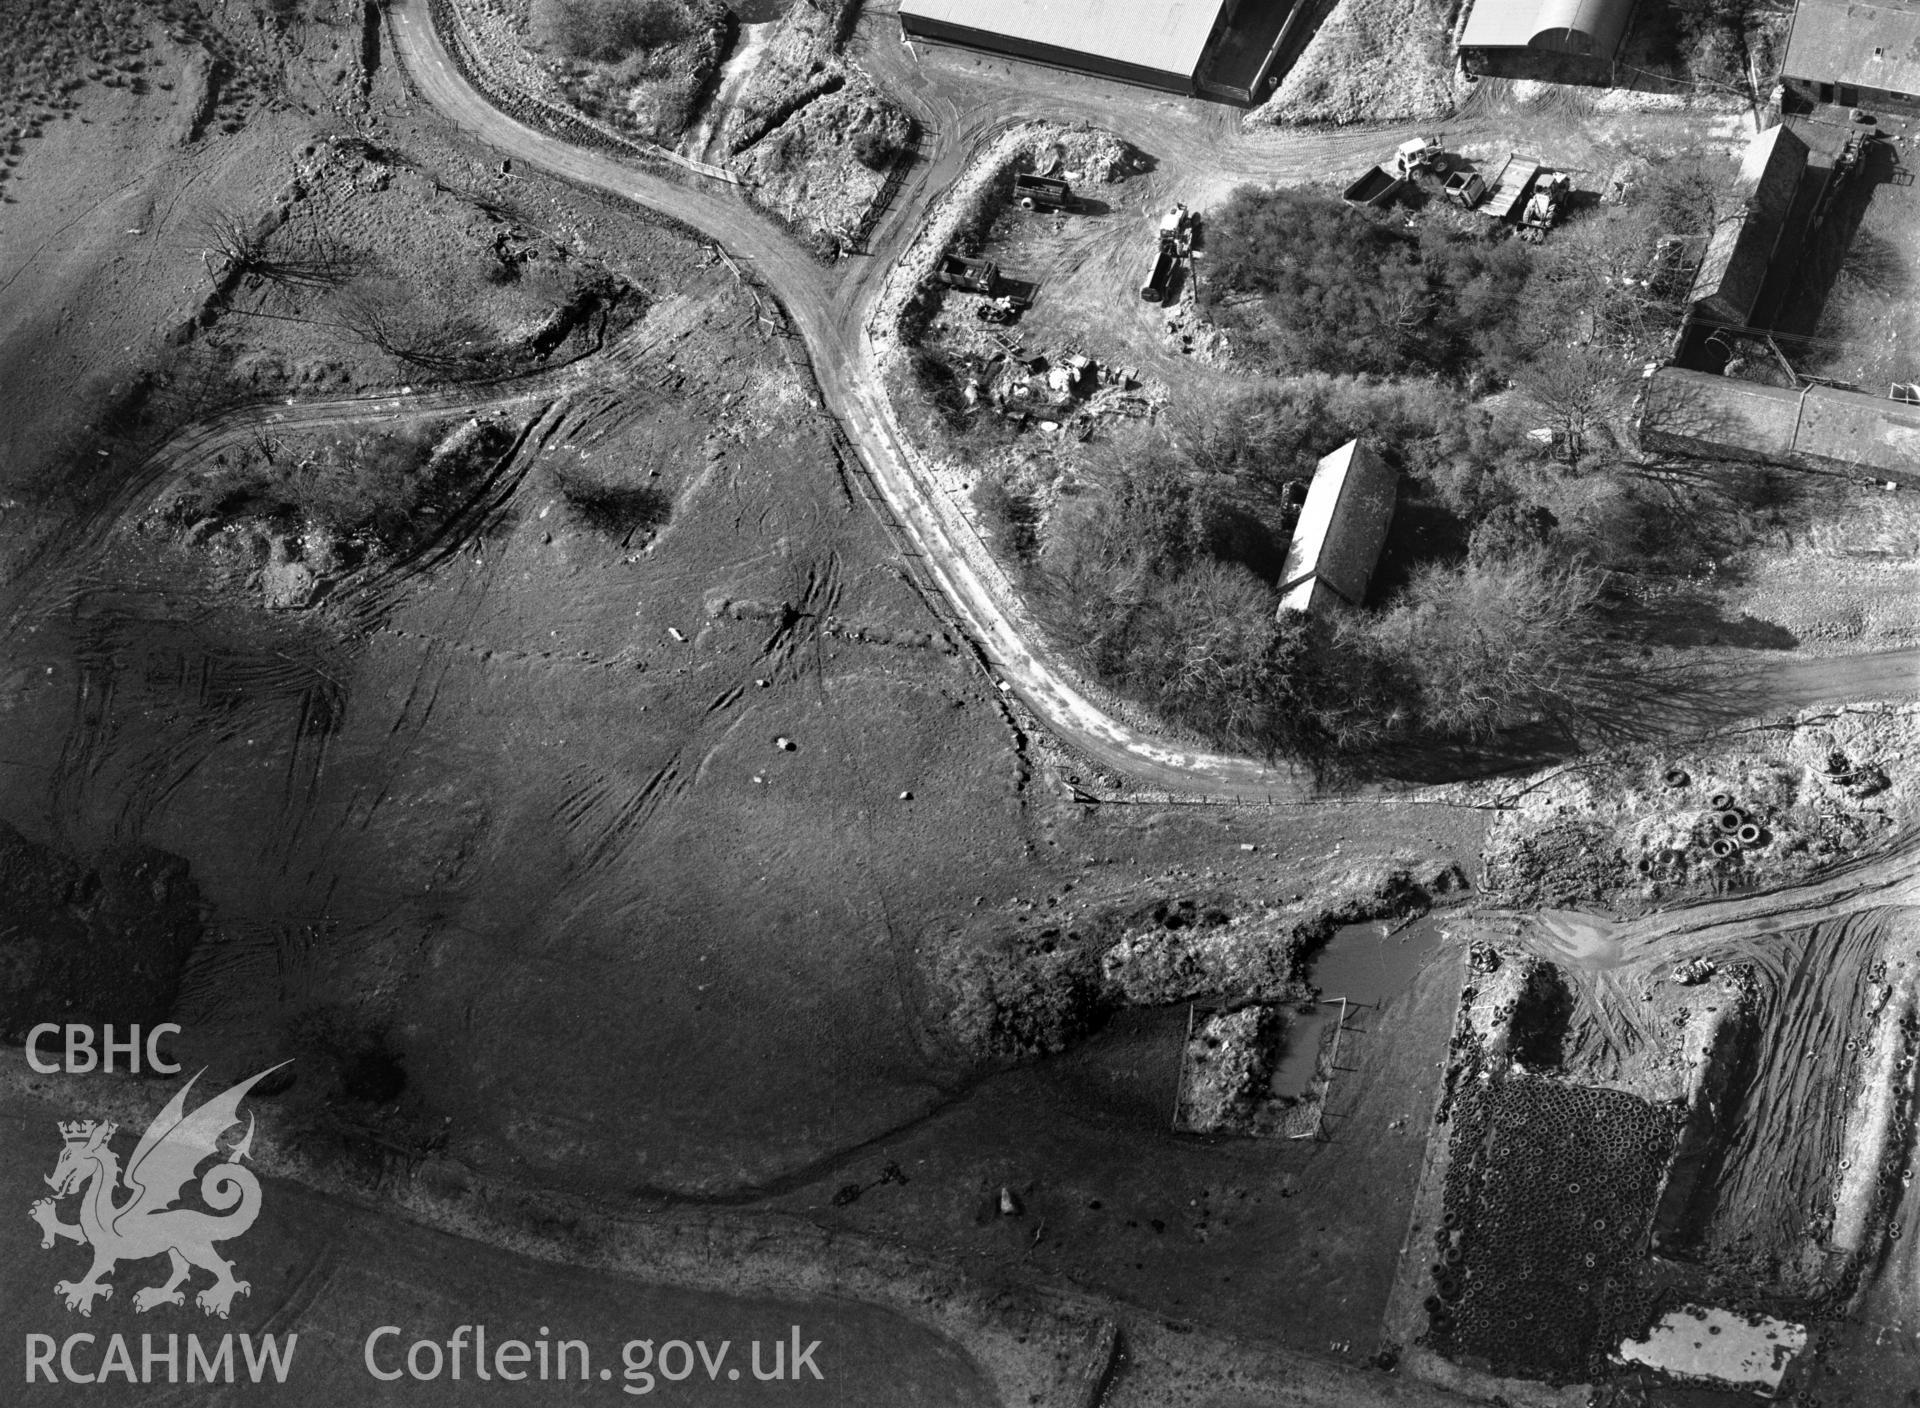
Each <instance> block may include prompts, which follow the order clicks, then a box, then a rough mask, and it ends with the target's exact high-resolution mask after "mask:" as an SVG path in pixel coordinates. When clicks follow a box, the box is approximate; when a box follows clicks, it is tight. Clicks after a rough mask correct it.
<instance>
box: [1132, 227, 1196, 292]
mask: <svg viewBox="0 0 1920 1408" xmlns="http://www.w3.org/2000/svg"><path fill="white" fill-rule="evenodd" d="M1192 249H1193V212H1192V211H1190V210H1188V209H1187V208H1186V206H1184V205H1176V206H1174V207H1173V208H1172V209H1170V210H1169V211H1167V213H1166V214H1165V215H1163V216H1161V217H1160V228H1159V230H1158V231H1157V232H1156V233H1155V237H1154V252H1153V262H1152V263H1151V264H1149V265H1148V266H1147V279H1146V282H1145V283H1143V284H1141V285H1140V297H1141V298H1142V299H1143V300H1144V301H1146V302H1148V303H1161V302H1164V301H1165V300H1166V297H1167V291H1168V289H1169V288H1170V287H1171V286H1172V283H1173V271H1174V270H1175V269H1176V268H1178V267H1179V264H1180V260H1181V259H1182V258H1183V257H1184V256H1186V255H1187V254H1189V253H1190V252H1191V251H1192Z"/></svg>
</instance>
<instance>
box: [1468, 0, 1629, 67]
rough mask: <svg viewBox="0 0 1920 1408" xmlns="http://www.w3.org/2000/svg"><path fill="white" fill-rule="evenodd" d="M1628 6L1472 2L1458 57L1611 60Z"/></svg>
mask: <svg viewBox="0 0 1920 1408" xmlns="http://www.w3.org/2000/svg"><path fill="white" fill-rule="evenodd" d="M1632 14H1633V0H1473V9H1472V10H1471V11H1469V12H1468V14H1467V25H1466V28H1465V29H1463V30H1462V31H1461V32H1460V48H1461V51H1462V52H1466V51H1469V50H1472V51H1474V52H1475V53H1477V54H1479V55H1481V56H1485V55H1488V54H1492V53H1498V52H1500V51H1502V50H1513V49H1530V50H1533V51H1534V52H1536V53H1545V54H1569V55H1572V56H1574V57H1576V58H1587V59H1602V60H1606V59H1611V58H1612V57H1613V54H1614V51H1615V50H1616V49H1618V48H1619V47H1620V40H1621V38H1622V37H1623V36H1624V35H1625V34H1626V32H1627V20H1628V19H1629V18H1630V17H1631V16H1632Z"/></svg>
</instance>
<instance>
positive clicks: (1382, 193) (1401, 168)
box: [1344, 137, 1440, 209]
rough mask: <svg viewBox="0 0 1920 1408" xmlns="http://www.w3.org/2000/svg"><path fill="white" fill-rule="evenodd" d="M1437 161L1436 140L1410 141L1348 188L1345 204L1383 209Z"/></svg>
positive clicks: (1438, 155)
mask: <svg viewBox="0 0 1920 1408" xmlns="http://www.w3.org/2000/svg"><path fill="white" fill-rule="evenodd" d="M1439 160H1440V139H1439V138H1438V137H1410V138H1408V139H1407V140H1406V141H1404V142H1402V143H1401V144H1400V145H1399V147H1397V148H1396V149H1395V150H1394V153H1393V156H1392V157H1391V158H1389V159H1388V160H1386V161H1383V162H1381V163H1380V165H1378V166H1375V167H1372V168H1370V169H1368V170H1367V171H1365V172H1363V173H1362V174H1361V176H1360V179H1359V180H1357V181H1355V182H1354V183H1353V184H1352V185H1350V186H1348V187H1347V189H1346V191H1345V192H1344V196H1345V199H1346V202H1347V204H1348V205H1352V206H1358V207H1360V208H1361V209H1365V208H1367V207H1369V206H1381V205H1385V204H1386V203H1387V202H1388V201H1390V200H1392V199H1393V198H1394V196H1395V195H1397V194H1398V193H1399V191H1400V188H1401V187H1403V186H1405V185H1406V184H1407V182H1409V181H1412V180H1415V179H1417V178H1418V177H1420V176H1422V175H1424V174H1425V173H1427V172H1428V171H1431V170H1432V169H1433V168H1434V166H1435V165H1437V164H1438V162H1439Z"/></svg>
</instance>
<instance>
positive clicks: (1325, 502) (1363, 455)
mask: <svg viewBox="0 0 1920 1408" xmlns="http://www.w3.org/2000/svg"><path fill="white" fill-rule="evenodd" d="M1398 479H1399V476H1398V475H1397V474H1396V473H1395V472H1394V470H1393V467H1392V466H1391V465H1389V464H1388V463H1387V462H1386V461H1385V460H1383V459H1381V458H1380V456H1379V455H1378V454H1376V453H1375V452H1374V451H1372V450H1370V449H1368V448H1367V447H1366V446H1365V445H1363V444H1361V443H1360V442H1359V441H1358V440H1349V441H1347V443H1346V444H1344V445H1342V446H1341V447H1340V448H1339V449H1337V450H1335V451H1334V452H1333V453H1332V454H1330V455H1328V456H1327V457H1326V458H1325V459H1323V460H1321V461H1320V463H1319V464H1318V465H1316V466H1315V467H1314V471H1313V483H1312V484H1311V485H1310V486H1309V487H1308V489H1307V501H1306V503H1305V504H1303V505H1302V506H1301V509H1300V520H1299V522H1297V523H1295V524H1294V525H1293V541H1292V542H1290V543H1289V544H1288V545H1287V565H1286V566H1285V567H1284V568H1283V569H1282V570H1281V573H1280V609H1281V610H1282V611H1304V612H1306V613H1308V614H1312V613H1313V612H1315V611H1324V610H1325V609H1326V608H1327V607H1328V605H1330V604H1331V603H1332V602H1335V601H1344V602H1346V603H1347V604H1348V605H1349V606H1358V605H1359V604H1360V603H1361V602H1362V601H1363V600H1365V598H1366V595H1367V581H1368V579H1369V578H1371V577H1372V576H1373V569H1374V565H1375V564H1376V563H1378V562H1379V561H1380V549H1381V547H1382V546H1384V545H1385V543H1386V541H1387V525H1388V523H1390V522H1391V521H1392V519H1393V502H1394V496H1395V491H1396V489H1397V488H1398Z"/></svg>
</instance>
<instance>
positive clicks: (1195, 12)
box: [900, 0, 1228, 95]
mask: <svg viewBox="0 0 1920 1408" xmlns="http://www.w3.org/2000/svg"><path fill="white" fill-rule="evenodd" d="M1226 8H1228V5H1227V3H1226V0H900V28H901V31H902V32H903V33H904V34H905V35H906V36H907V38H909V39H926V40H933V41H936V42H939V43H945V44H959V45H963V46H965V47H966V48H969V49H984V50H987V51H988V52H990V53H995V54H1006V55H1009V56H1010V57H1013V58H1016V59H1027V60H1030V61H1032V62H1034V63H1042V64H1051V65H1053V66H1054V67H1055V68H1070V69H1076V70H1078V71H1080V72H1082V73H1095V74H1099V75H1101V76H1102V77H1105V78H1118V79H1120V80H1122V81H1123V82H1127V83H1139V84H1144V85H1145V86H1147V87H1149V88H1165V89H1168V90H1169V91H1171V92H1175V93H1185V94H1188V95H1191V94H1193V93H1194V92H1195V91H1196V88H1197V85H1198V81H1199V73H1200V61H1201V59H1202V57H1203V56H1204V55H1205V54H1206V51H1207V43H1208V41H1209V40H1210V39H1212V38H1213V33H1214V30H1215V28H1216V27H1217V25H1218V24H1219V22H1220V18H1221V11H1222V10H1224V9H1226Z"/></svg>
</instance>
